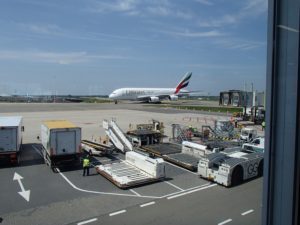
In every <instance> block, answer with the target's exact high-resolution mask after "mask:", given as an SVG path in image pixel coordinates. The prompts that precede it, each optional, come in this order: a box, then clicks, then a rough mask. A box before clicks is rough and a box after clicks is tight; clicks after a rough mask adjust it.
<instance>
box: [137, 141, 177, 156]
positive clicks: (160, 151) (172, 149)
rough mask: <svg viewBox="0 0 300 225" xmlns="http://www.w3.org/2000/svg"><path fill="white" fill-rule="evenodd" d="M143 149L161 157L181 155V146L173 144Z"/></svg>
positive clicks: (143, 147) (147, 146)
mask: <svg viewBox="0 0 300 225" xmlns="http://www.w3.org/2000/svg"><path fill="white" fill-rule="evenodd" d="M141 149H143V150H144V151H146V152H149V153H152V154H154V155H156V156H160V157H161V156H163V155H169V154H175V153H180V152H181V145H179V144H172V143H161V144H154V145H145V146H141Z"/></svg>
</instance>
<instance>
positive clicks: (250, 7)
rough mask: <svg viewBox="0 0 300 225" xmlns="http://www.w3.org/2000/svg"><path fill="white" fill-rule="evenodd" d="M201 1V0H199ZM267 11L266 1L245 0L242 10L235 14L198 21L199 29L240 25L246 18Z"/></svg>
mask: <svg viewBox="0 0 300 225" xmlns="http://www.w3.org/2000/svg"><path fill="white" fill-rule="evenodd" d="M200 1H201V0H200ZM267 9H268V3H267V0H247V1H246V3H245V4H244V6H243V7H242V8H240V9H239V10H238V11H237V12H236V13H232V14H225V15H223V16H221V17H219V18H210V19H201V20H199V21H198V26H200V27H221V26H225V25H235V24H239V23H241V22H242V21H243V20H245V19H246V18H254V17H256V16H258V15H261V14H262V13H265V12H266V11H267Z"/></svg>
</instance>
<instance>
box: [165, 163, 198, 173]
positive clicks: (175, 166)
mask: <svg viewBox="0 0 300 225" xmlns="http://www.w3.org/2000/svg"><path fill="white" fill-rule="evenodd" d="M165 163H167V164H169V165H171V166H174V167H176V168H179V169H181V170H184V171H186V172H189V173H191V174H194V175H198V174H197V173H195V172H193V171H190V170H188V169H185V168H182V167H180V166H177V165H174V164H172V163H170V162H167V161H165Z"/></svg>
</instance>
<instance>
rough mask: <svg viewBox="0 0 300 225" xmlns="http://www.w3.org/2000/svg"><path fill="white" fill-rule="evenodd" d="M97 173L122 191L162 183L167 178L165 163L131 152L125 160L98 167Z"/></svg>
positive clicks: (127, 153)
mask: <svg viewBox="0 0 300 225" xmlns="http://www.w3.org/2000/svg"><path fill="white" fill-rule="evenodd" d="M95 168H96V171H97V172H98V173H100V174H101V175H102V176H104V177H105V178H107V179H108V180H110V181H111V182H112V183H114V184H115V185H116V186H118V187H119V188H122V189H126V188H130V187H133V186H137V185H142V184H147V183H153V182H156V181H160V180H162V179H164V177H165V162H164V160H163V159H161V158H151V157H149V156H148V155H147V154H142V153H140V152H135V151H129V152H126V154H125V160H122V161H120V162H116V163H112V164H105V165H98V166H96V167H95Z"/></svg>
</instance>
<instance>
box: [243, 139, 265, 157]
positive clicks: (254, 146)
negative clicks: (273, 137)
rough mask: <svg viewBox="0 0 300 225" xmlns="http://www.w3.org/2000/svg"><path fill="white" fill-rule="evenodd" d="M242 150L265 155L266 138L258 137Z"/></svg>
mask: <svg viewBox="0 0 300 225" xmlns="http://www.w3.org/2000/svg"><path fill="white" fill-rule="evenodd" d="M242 149H245V150H250V151H254V152H262V153H263V152H264V149H265V138H264V137H257V138H255V139H254V140H253V141H252V142H250V143H245V144H243V146H242Z"/></svg>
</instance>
